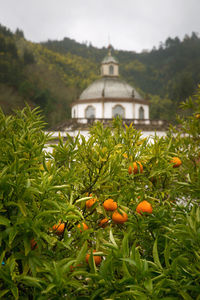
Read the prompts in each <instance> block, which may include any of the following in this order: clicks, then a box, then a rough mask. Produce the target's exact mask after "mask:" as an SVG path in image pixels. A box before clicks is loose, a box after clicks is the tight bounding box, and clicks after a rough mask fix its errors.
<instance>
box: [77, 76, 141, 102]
mask: <svg viewBox="0 0 200 300" xmlns="http://www.w3.org/2000/svg"><path fill="white" fill-rule="evenodd" d="M100 98H131V99H134V98H136V99H141V100H142V99H143V98H142V97H141V96H140V94H139V93H138V92H137V91H136V90H135V88H133V87H132V86H131V85H130V84H128V83H126V82H125V81H123V80H121V79H120V78H117V77H102V78H100V79H97V80H95V81H94V82H93V83H92V84H90V85H89V86H88V87H87V88H86V89H85V90H84V91H83V92H82V94H81V95H80V97H79V100H87V99H100Z"/></svg>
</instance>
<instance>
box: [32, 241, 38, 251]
mask: <svg viewBox="0 0 200 300" xmlns="http://www.w3.org/2000/svg"><path fill="white" fill-rule="evenodd" d="M37 247H38V246H37V242H36V241H35V240H34V239H32V240H31V250H34V249H36V248H37Z"/></svg>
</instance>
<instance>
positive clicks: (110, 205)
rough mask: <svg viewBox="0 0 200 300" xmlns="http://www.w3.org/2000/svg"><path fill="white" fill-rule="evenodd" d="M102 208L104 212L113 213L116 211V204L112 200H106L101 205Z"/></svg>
mask: <svg viewBox="0 0 200 300" xmlns="http://www.w3.org/2000/svg"><path fill="white" fill-rule="evenodd" d="M103 207H104V208H105V210H108V211H113V210H116V209H117V202H115V201H114V200H113V199H107V200H105V201H104V203H103Z"/></svg>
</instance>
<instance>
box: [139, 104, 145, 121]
mask: <svg viewBox="0 0 200 300" xmlns="http://www.w3.org/2000/svg"><path fill="white" fill-rule="evenodd" d="M139 119H141V120H143V119H144V108H143V107H142V106H140V108H139Z"/></svg>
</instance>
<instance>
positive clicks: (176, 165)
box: [170, 157, 182, 168]
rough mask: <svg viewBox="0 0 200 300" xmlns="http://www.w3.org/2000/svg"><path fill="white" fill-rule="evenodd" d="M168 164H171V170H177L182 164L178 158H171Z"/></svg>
mask: <svg viewBox="0 0 200 300" xmlns="http://www.w3.org/2000/svg"><path fill="white" fill-rule="evenodd" d="M170 162H171V163H172V164H173V168H178V167H180V165H181V164H182V161H181V160H180V158H178V157H172V159H171V161H170Z"/></svg>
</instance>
